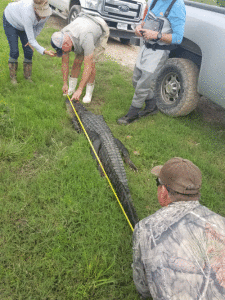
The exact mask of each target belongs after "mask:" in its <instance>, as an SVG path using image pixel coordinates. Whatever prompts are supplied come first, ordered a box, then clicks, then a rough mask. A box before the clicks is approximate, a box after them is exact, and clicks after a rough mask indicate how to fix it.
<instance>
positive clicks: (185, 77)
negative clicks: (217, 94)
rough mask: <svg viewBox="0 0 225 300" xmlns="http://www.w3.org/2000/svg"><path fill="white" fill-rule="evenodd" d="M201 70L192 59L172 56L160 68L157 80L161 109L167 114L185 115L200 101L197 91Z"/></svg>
mask: <svg viewBox="0 0 225 300" xmlns="http://www.w3.org/2000/svg"><path fill="white" fill-rule="evenodd" d="M198 74H199V70H198V67H197V66H196V64H195V63H193V62H192V61H191V60H188V59H183V58H170V59H168V61H167V63H166V64H165V65H164V66H163V67H162V69H161V70H160V72H159V74H158V76H157V79H156V82H155V95H156V101H157V106H158V108H159V110H160V111H161V112H163V113H165V114H166V115H169V116H173V117H178V116H185V115H187V114H189V113H190V112H191V111H193V110H194V109H195V108H196V106H197V104H198V101H199V98H200V95H199V94H198V92H197V81H198Z"/></svg>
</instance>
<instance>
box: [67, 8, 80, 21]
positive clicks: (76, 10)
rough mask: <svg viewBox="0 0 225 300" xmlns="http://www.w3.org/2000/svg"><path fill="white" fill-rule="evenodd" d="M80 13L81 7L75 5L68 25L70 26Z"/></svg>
mask: <svg viewBox="0 0 225 300" xmlns="http://www.w3.org/2000/svg"><path fill="white" fill-rule="evenodd" d="M80 11H81V8H80V5H73V6H72V7H71V9H70V13H69V17H68V24H70V23H71V22H73V21H74V20H75V19H76V17H77V15H78V14H79V12H80Z"/></svg>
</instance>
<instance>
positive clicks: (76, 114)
mask: <svg viewBox="0 0 225 300" xmlns="http://www.w3.org/2000/svg"><path fill="white" fill-rule="evenodd" d="M67 97H68V99H69V101H70V104H71V106H72V108H73V111H74V113H75V116H76V117H77V119H78V121H79V123H80V125H81V128H82V129H83V131H84V133H85V135H86V137H87V139H88V142H89V144H90V145H91V148H92V150H93V152H94V154H95V156H96V158H97V160H98V163H99V165H100V167H101V168H102V171H103V173H104V175H105V177H106V179H107V180H108V183H109V185H110V187H111V189H112V191H113V193H114V195H115V197H116V199H117V201H118V203H119V205H120V207H121V209H122V211H123V213H124V215H125V217H126V219H127V222H128V223H129V225H130V228H131V230H132V231H134V228H133V226H132V224H131V223H130V220H129V218H128V216H127V215H126V213H125V210H124V208H123V206H122V204H121V203H120V200H119V198H118V196H117V194H116V192H115V190H114V188H113V186H112V183H111V181H110V179H109V177H108V175H107V174H106V172H105V169H104V167H103V165H102V163H101V161H100V158H99V157H98V154H97V153H96V151H95V148H94V146H93V144H92V142H91V140H90V138H89V136H88V134H87V131H86V130H85V128H84V126H83V124H82V122H81V119H80V117H79V115H78V113H77V111H76V109H75V107H74V105H73V102H72V101H71V100H70V97H69V96H68V95H67Z"/></svg>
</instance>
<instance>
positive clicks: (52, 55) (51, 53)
mask: <svg viewBox="0 0 225 300" xmlns="http://www.w3.org/2000/svg"><path fill="white" fill-rule="evenodd" d="M44 54H47V55H49V56H51V57H54V56H56V55H57V53H55V52H54V51H53V50H45V51H44Z"/></svg>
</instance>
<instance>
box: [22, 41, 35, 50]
mask: <svg viewBox="0 0 225 300" xmlns="http://www.w3.org/2000/svg"><path fill="white" fill-rule="evenodd" d="M27 46H29V47H30V48H31V49H32V50H33V51H34V47H33V46H31V44H30V43H29V42H28V43H26V45H25V46H24V47H27Z"/></svg>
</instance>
